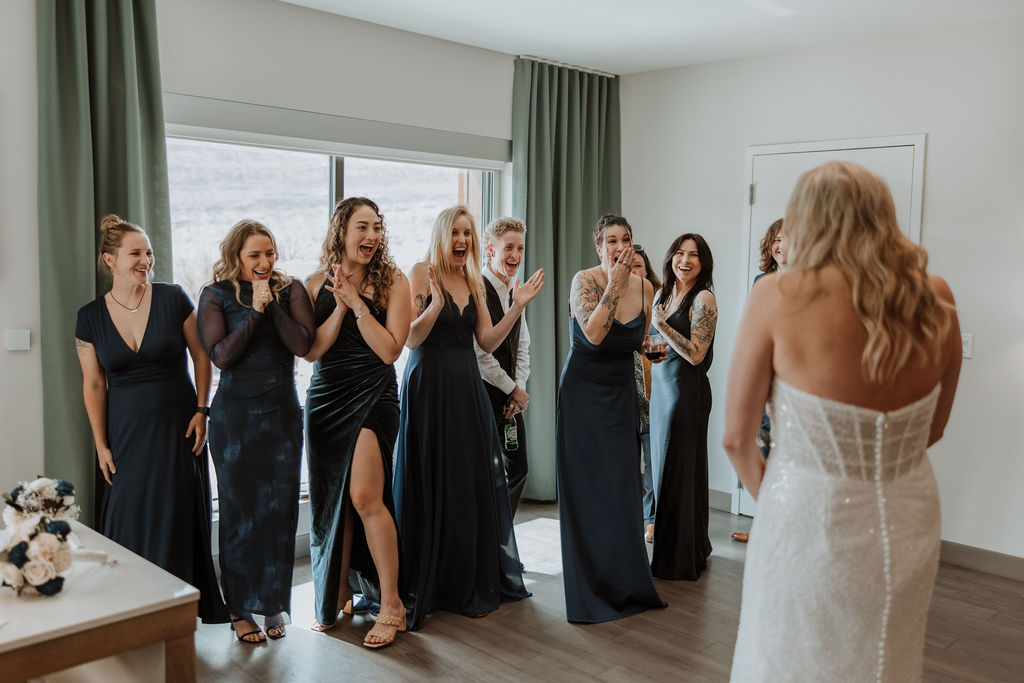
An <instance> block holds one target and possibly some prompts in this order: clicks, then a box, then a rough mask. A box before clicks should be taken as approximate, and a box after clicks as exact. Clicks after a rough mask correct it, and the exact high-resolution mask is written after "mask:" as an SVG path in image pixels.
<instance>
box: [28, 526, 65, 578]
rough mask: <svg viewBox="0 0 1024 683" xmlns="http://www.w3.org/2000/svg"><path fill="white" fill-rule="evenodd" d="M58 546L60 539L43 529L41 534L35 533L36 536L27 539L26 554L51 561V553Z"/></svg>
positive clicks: (34, 558)
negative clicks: (29, 539)
mask: <svg viewBox="0 0 1024 683" xmlns="http://www.w3.org/2000/svg"><path fill="white" fill-rule="evenodd" d="M59 547H60V539H59V538H57V537H56V536H54V535H53V534H48V533H46V532H45V531H44V532H43V533H41V534H36V537H35V538H33V539H32V540H31V541H29V543H28V556H29V557H30V558H32V559H33V560H46V561H47V562H52V561H53V554H54V553H55V552H57V548H59ZM36 585H38V584H36Z"/></svg>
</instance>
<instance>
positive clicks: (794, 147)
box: [730, 133, 928, 515]
mask: <svg viewBox="0 0 1024 683" xmlns="http://www.w3.org/2000/svg"><path fill="white" fill-rule="evenodd" d="M927 138H928V136H927V134H926V133H915V134H909V135H888V136H884V137H871V138H849V139H845V140H817V141H812V142H787V143H781V144H772V145H748V146H747V149H746V151H745V152H744V154H745V158H744V163H743V177H744V183H745V185H746V192H744V196H745V197H746V201H745V202H744V203H743V231H742V232H743V239H742V240H740V248H742V249H743V253H742V254H741V255H740V260H739V262H740V263H742V264H743V268H742V269H741V270H740V280H741V281H740V287H739V291H740V297H741V298H740V310H742V309H743V307H745V306H746V303H747V296H749V294H750V282H749V280H750V277H749V276H750V267H751V264H750V252H751V249H750V240H751V233H752V231H753V226H751V224H750V220H751V207H752V206H753V204H754V202H752V201H751V199H753V200H755V201H756V200H757V196H756V193H757V190H756V188H754V196H753V197H751V189H750V188H751V186H752V185H753V183H754V158H755V157H757V156H766V155H773V154H799V153H803V152H831V151H839V150H846V149H849V150H854V149H872V148H877V147H913V148H914V164H913V170H912V174H913V179H912V186H911V195H910V225H909V226H907V232H908V234H909V237H910V239H912V240H913V241H914V242H915V243H917V244H920V243H921V215H922V211H923V207H924V194H923V192H924V160H925V143H926V142H927ZM741 493H742V486H741V485H740V481H739V477H737V478H736V488H735V489H733V491H732V501H731V504H730V509H731V512H732V514H734V515H735V514H739V511H740V494H741Z"/></svg>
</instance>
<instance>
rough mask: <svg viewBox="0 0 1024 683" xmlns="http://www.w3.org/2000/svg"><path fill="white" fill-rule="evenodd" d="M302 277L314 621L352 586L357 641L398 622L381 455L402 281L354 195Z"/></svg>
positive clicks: (388, 433) (340, 603)
mask: <svg viewBox="0 0 1024 683" xmlns="http://www.w3.org/2000/svg"><path fill="white" fill-rule="evenodd" d="M320 268H321V270H320V271H319V272H318V273H316V274H314V275H313V276H312V277H310V278H309V281H308V282H307V283H306V287H307V290H308V292H309V294H310V297H311V298H312V299H313V300H314V302H315V303H314V312H315V316H316V325H317V328H316V337H315V339H314V340H313V348H312V349H310V351H309V353H308V354H307V355H306V360H310V361H315V362H316V364H315V365H314V368H313V379H312V381H311V382H310V385H309V393H307V394H306V406H305V426H306V457H307V461H308V463H309V499H310V505H311V508H312V521H311V525H310V554H311V556H312V563H313V586H314V592H315V598H314V600H315V604H314V610H315V613H316V621H315V622H314V624H313V629H314V630H317V631H326V630H327V629H329V628H331V627H332V626H334V624H335V622H336V620H337V615H338V613H339V612H343V613H345V614H351V613H352V604H351V600H352V595H353V587H355V588H357V589H358V590H359V591H360V592H361V593H362V594H363V596H364V597H367V598H369V599H371V600H373V601H375V602H379V603H380V605H381V610H380V614H379V615H378V617H377V623H376V625H375V626H374V627H373V628H372V629H371V630H370V632H369V633H368V634H367V635H366V638H365V639H364V640H363V644H364V645H366V646H367V647H371V648H377V647H382V646H384V645H388V644H390V643H391V642H393V641H394V639H395V634H396V632H397V631H400V630H401V631H404V630H405V617H406V615H405V606H404V605H403V604H402V599H401V597H400V596H399V593H398V570H399V558H398V533H397V531H396V529H395V520H394V509H395V506H394V502H393V499H392V495H391V474H392V467H391V456H392V452H393V450H394V446H395V437H396V436H397V434H398V384H397V382H396V378H395V367H394V365H393V363H394V362H395V361H396V360H397V359H398V356H399V354H400V353H401V352H402V347H403V346H404V344H405V340H406V338H407V337H408V336H409V320H410V317H411V315H412V308H411V306H410V304H409V283H408V282H407V281H406V279H405V276H404V275H402V272H401V271H400V270H398V268H397V267H396V266H395V262H394V261H393V260H392V258H391V254H390V253H389V252H388V243H387V235H386V233H385V231H384V218H383V217H382V216H381V215H380V211H379V209H378V208H377V205H376V204H374V203H373V202H372V201H370V200H369V199H366V198H365V197H350V198H349V199H345V200H342V201H340V202H338V205H337V206H336V207H335V209H334V214H333V215H332V216H331V224H330V228H329V229H328V233H327V238H326V239H325V240H324V248H323V253H322V255H321V257H320Z"/></svg>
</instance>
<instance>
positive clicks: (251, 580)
mask: <svg viewBox="0 0 1024 683" xmlns="http://www.w3.org/2000/svg"><path fill="white" fill-rule="evenodd" d="M240 286H241V292H240V297H241V303H239V301H238V300H237V299H236V296H235V287H234V284H233V283H231V282H224V281H222V282H215V283H213V284H211V285H209V286H208V287H206V288H205V289H204V290H203V293H202V295H200V297H199V334H200V337H201V338H202V340H203V345H204V346H205V347H206V350H207V352H208V353H209V354H210V359H211V360H213V362H214V364H215V365H216V366H217V367H218V368H220V369H221V373H220V383H219V384H218V386H217V393H216V394H215V395H214V397H213V403H212V404H211V406H210V451H211V453H212V455H213V464H214V466H215V467H216V468H217V490H218V493H219V500H220V535H219V541H220V576H221V585H222V586H223V588H224V600H225V602H227V605H228V609H230V610H231V613H232V614H234V615H236V616H239V617H246V618H249V617H250V616H251V615H254V614H261V615H264V616H276V615H278V614H280V613H283V612H289V611H290V605H291V590H292V568H293V566H294V564H295V528H296V526H297V524H298V515H299V469H300V465H301V458H302V414H301V411H300V409H299V401H298V397H297V396H296V393H295V377H294V367H295V356H302V355H305V354H306V353H308V351H309V348H310V345H311V344H312V339H313V338H312V329H313V307H312V306H311V305H310V303H309V296H308V295H307V294H306V290H305V288H303V286H302V283H300V282H299V281H298V280H292V282H291V284H289V285H288V287H286V288H285V289H284V290H283V291H282V292H281V293H280V300H279V301H274V302H272V303H270V304H268V305H267V307H266V308H265V309H264V311H263V312H262V313H259V312H257V311H256V310H255V309H253V308H252V307H251V306H252V283H249V282H241V283H240Z"/></svg>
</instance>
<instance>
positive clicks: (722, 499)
mask: <svg viewBox="0 0 1024 683" xmlns="http://www.w3.org/2000/svg"><path fill="white" fill-rule="evenodd" d="M708 507H710V508H711V509H712V510H721V511H722V512H732V494H731V493H729V492H728V491H718V490H716V489H708Z"/></svg>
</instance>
